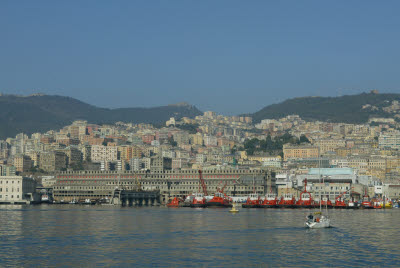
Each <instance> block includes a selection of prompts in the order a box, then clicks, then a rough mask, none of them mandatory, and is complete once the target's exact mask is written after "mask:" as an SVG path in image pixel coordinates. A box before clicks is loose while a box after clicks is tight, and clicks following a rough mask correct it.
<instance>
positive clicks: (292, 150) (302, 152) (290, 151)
mask: <svg viewBox="0 0 400 268" xmlns="http://www.w3.org/2000/svg"><path fill="white" fill-rule="evenodd" d="M283 155H284V160H285V161H287V160H288V159H298V158H302V159H304V158H317V157H318V156H319V148H318V146H314V145H292V144H285V145H283Z"/></svg>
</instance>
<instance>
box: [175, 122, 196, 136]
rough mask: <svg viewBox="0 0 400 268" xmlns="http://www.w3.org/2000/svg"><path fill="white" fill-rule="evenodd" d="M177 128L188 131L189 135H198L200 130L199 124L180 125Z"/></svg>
mask: <svg viewBox="0 0 400 268" xmlns="http://www.w3.org/2000/svg"><path fill="white" fill-rule="evenodd" d="M176 127H177V128H179V129H182V130H186V131H187V132H189V134H196V133H197V129H198V128H199V125H198V124H180V125H176Z"/></svg>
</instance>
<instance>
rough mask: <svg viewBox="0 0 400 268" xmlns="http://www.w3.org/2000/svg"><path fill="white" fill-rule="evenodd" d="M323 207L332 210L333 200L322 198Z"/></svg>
mask: <svg viewBox="0 0 400 268" xmlns="http://www.w3.org/2000/svg"><path fill="white" fill-rule="evenodd" d="M321 205H322V206H325V207H328V208H332V207H333V204H332V202H331V200H329V198H327V197H322V200H321Z"/></svg>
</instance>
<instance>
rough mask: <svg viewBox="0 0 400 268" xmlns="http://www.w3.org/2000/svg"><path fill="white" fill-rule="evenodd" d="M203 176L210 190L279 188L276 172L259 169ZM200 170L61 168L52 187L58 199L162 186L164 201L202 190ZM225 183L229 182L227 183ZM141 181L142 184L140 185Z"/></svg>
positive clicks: (231, 193) (244, 193) (245, 191)
mask: <svg viewBox="0 0 400 268" xmlns="http://www.w3.org/2000/svg"><path fill="white" fill-rule="evenodd" d="M202 174H203V179H204V181H205V184H206V186H207V191H208V194H214V193H215V192H216V191H217V189H218V188H220V189H221V188H223V187H224V186H225V188H224V192H225V193H226V194H227V195H229V196H247V195H248V194H250V193H253V192H256V193H258V194H261V195H263V194H265V193H267V192H270V191H273V192H276V187H275V173H274V172H271V171H270V170H260V169H254V170H249V169H234V170H233V169H232V170H204V171H203V172H202ZM199 183H200V180H199V171H198V170H180V171H173V170H164V171H158V172H157V171H149V170H148V171H133V172H132V171H125V172H123V173H118V172H117V171H102V172H100V171H78V172H70V171H65V172H61V173H59V174H58V175H57V176H56V183H55V184H54V187H53V195H54V199H55V201H61V200H64V201H70V200H72V199H76V200H79V199H86V198H90V199H100V198H105V197H108V198H110V197H111V196H112V195H113V191H114V190H115V189H117V188H119V189H126V190H136V189H138V188H139V187H140V188H141V189H142V190H145V191H146V190H159V191H160V194H161V196H162V200H161V201H162V202H167V201H168V199H170V198H173V197H185V196H187V195H190V194H192V193H193V192H198V191H199ZM225 184H226V185H225ZM139 185H140V186H139Z"/></svg>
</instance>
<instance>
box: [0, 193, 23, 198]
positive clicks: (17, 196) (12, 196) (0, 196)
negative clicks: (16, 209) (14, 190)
mask: <svg viewBox="0 0 400 268" xmlns="http://www.w3.org/2000/svg"><path fill="white" fill-rule="evenodd" d="M7 197H8V195H5V196H4V198H5V199H7ZM0 198H3V195H1V194H0ZM11 198H14V195H11ZM16 198H19V195H16Z"/></svg>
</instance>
